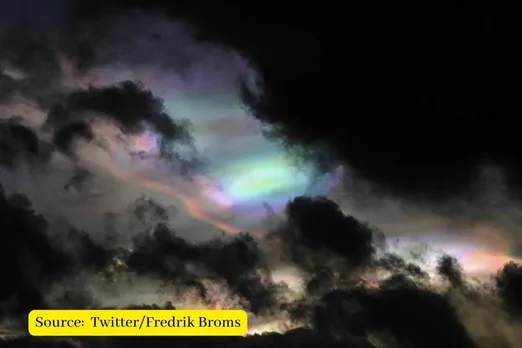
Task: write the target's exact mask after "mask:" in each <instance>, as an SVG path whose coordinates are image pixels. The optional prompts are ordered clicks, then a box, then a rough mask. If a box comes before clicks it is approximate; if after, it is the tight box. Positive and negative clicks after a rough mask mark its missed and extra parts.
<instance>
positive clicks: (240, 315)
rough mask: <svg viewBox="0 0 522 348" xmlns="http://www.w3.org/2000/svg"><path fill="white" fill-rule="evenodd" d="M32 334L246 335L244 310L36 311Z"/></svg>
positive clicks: (30, 323)
mask: <svg viewBox="0 0 522 348" xmlns="http://www.w3.org/2000/svg"><path fill="white" fill-rule="evenodd" d="M28 327H29V333H30V334H31V335H33V336H245V335H246V334H247V330H248V315H247V313H246V312H245V311H243V310H158V309H156V310H124V309H119V310H34V311H31V312H30V313H29V325H28Z"/></svg>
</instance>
